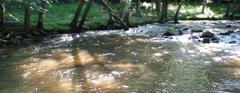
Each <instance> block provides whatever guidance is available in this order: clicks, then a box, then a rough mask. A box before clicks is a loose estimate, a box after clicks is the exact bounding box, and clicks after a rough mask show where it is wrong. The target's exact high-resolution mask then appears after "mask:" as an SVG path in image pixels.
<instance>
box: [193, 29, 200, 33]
mask: <svg viewBox="0 0 240 93" xmlns="http://www.w3.org/2000/svg"><path fill="white" fill-rule="evenodd" d="M191 32H192V33H199V32H203V30H202V29H192V31H191Z"/></svg>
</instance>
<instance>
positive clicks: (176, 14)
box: [173, 0, 184, 23]
mask: <svg viewBox="0 0 240 93" xmlns="http://www.w3.org/2000/svg"><path fill="white" fill-rule="evenodd" d="M183 2H184V0H181V2H180V3H179V5H178V8H177V10H176V12H175V14H174V18H173V20H174V23H178V15H179V12H180V9H181V7H182V4H183Z"/></svg>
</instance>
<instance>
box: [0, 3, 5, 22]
mask: <svg viewBox="0 0 240 93" xmlns="http://www.w3.org/2000/svg"><path fill="white" fill-rule="evenodd" d="M3 21H4V5H3V0H0V25H3V24H4V22H3Z"/></svg>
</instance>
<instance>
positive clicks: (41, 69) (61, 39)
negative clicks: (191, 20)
mask: <svg viewBox="0 0 240 93" xmlns="http://www.w3.org/2000/svg"><path fill="white" fill-rule="evenodd" d="M164 27H165V26H164ZM164 27H161V25H156V24H153V25H148V26H146V27H145V26H144V27H139V28H135V29H137V30H134V29H132V30H130V31H127V32H121V31H119V30H116V31H102V32H101V31H100V32H96V33H92V32H87V33H83V34H64V35H59V36H57V37H56V38H54V39H51V40H46V42H43V43H42V44H39V45H33V46H30V47H26V48H16V49H1V50H0V54H1V56H0V57H1V60H0V63H1V64H0V71H1V72H0V77H1V78H0V83H1V85H0V92H1V93H96V92H97V93H196V92H197V93H205V92H220V93H221V92H233V93H235V92H236V93H237V92H239V89H240V86H239V85H240V81H239V77H240V69H239V66H240V65H239V62H238V61H236V62H235V61H231V62H229V61H227V59H228V58H229V57H228V56H230V55H233V54H234V53H237V52H234V51H235V50H232V49H233V48H234V47H236V46H238V44H236V45H229V44H227V45H224V44H223V45H222V44H221V43H219V44H201V43H196V42H192V41H190V40H189V39H188V38H187V39H185V37H187V36H188V35H183V36H176V37H173V39H168V38H163V37H159V36H158V35H157V34H154V33H155V32H159V30H160V31H162V30H163V29H165V28H164ZM171 27H174V26H171ZM148 28H151V29H148ZM142 29H143V30H142ZM144 29H146V30H147V32H146V33H148V34H149V33H150V32H151V33H150V34H151V35H145V34H146V33H145V32H144V31H145V30H144ZM138 31H139V32H138ZM144 33H145V34H144ZM160 34H162V33H160ZM153 35H154V36H155V37H154V36H153ZM183 37H184V38H183ZM236 49H238V48H236ZM225 59H226V60H225ZM222 60H223V61H222ZM236 66H237V67H236Z"/></svg>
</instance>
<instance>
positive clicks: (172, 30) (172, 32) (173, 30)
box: [162, 28, 177, 36]
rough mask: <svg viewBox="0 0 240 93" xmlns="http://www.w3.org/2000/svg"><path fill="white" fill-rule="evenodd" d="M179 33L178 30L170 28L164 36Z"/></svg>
mask: <svg viewBox="0 0 240 93" xmlns="http://www.w3.org/2000/svg"><path fill="white" fill-rule="evenodd" d="M176 32H177V30H176V29H173V28H168V29H167V30H166V31H165V32H164V33H163V35H162V36H173V35H175V33H176Z"/></svg>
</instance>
